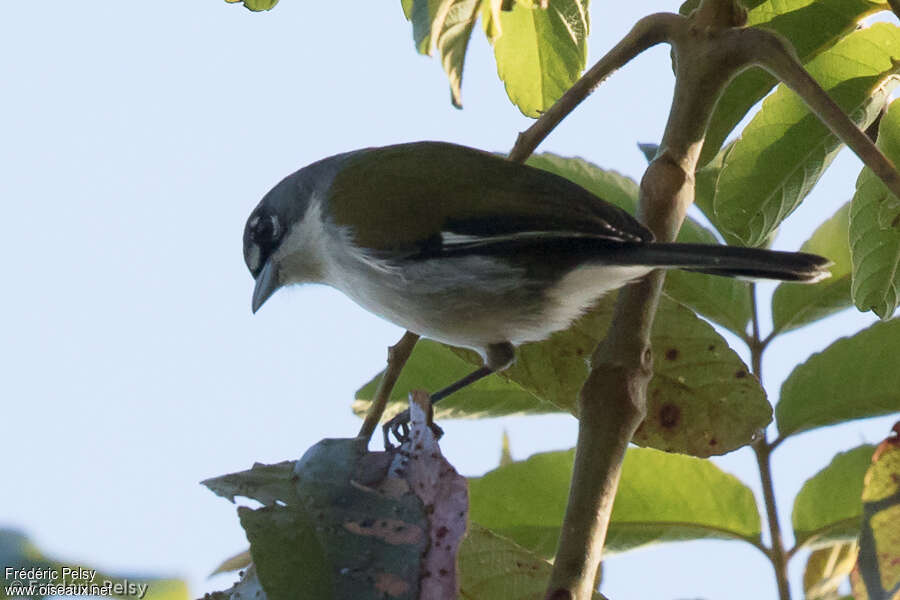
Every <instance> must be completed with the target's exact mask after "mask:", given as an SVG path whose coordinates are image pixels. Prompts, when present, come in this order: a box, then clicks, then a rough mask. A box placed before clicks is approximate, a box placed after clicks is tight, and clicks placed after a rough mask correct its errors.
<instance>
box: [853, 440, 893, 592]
mask: <svg viewBox="0 0 900 600" xmlns="http://www.w3.org/2000/svg"><path fill="white" fill-rule="evenodd" d="M862 501H863V527H862V533H861V534H860V537H859V574H860V576H861V578H862V580H863V582H864V583H865V587H866V590H867V592H868V595H869V597H870V598H885V599H887V598H892V597H897V596H900V423H898V424H897V425H895V426H894V434H893V435H892V436H890V437H888V438H887V439H886V440H885V441H883V442H882V443H881V444H879V445H878V449H877V450H876V451H875V454H874V456H873V457H872V465H871V466H870V467H869V470H868V471H867V472H866V477H865V483H864V486H863V492H862Z"/></svg>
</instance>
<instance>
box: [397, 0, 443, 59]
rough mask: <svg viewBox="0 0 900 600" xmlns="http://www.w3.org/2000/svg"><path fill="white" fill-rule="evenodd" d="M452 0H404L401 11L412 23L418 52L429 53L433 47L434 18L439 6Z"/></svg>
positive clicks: (436, 15) (439, 8) (414, 41)
mask: <svg viewBox="0 0 900 600" xmlns="http://www.w3.org/2000/svg"><path fill="white" fill-rule="evenodd" d="M451 1H452V0H406V2H405V3H404V5H403V13H404V14H405V15H406V18H407V19H408V20H409V21H410V22H411V23H412V28H413V43H414V44H415V46H416V51H417V52H418V53H419V54H427V55H429V56H430V55H431V52H432V49H433V48H434V44H433V40H432V33H433V29H434V22H435V19H436V18H437V17H438V13H439V12H440V10H441V6H442V5H444V4H445V3H446V4H449V3H450V2H451Z"/></svg>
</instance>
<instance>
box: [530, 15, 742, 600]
mask: <svg viewBox="0 0 900 600" xmlns="http://www.w3.org/2000/svg"><path fill="white" fill-rule="evenodd" d="M744 14H745V13H744V12H743V9H742V8H740V6H739V5H737V4H736V3H734V2H732V1H731V0H704V2H703V3H702V4H701V7H700V8H699V9H698V10H697V11H695V12H694V13H693V14H692V15H691V16H690V17H689V18H684V17H677V16H675V15H671V16H669V17H668V18H667V19H666V21H665V22H666V23H667V26H666V28H665V35H666V40H665V41H668V42H669V43H670V44H671V45H672V47H673V50H674V54H675V72H676V79H675V93H674V98H673V101H672V109H671V111H670V114H669V121H668V123H667V124H666V130H665V134H664V135H663V139H662V142H661V144H660V149H659V152H658V153H657V157H656V158H655V159H654V160H653V162H651V163H650V166H649V167H648V168H647V171H646V172H645V174H644V177H643V178H642V180H641V189H640V202H639V204H638V217H639V218H640V219H641V220H642V221H643V222H644V223H645V224H646V225H647V226H648V227H649V228H650V229H651V231H653V233H654V234H655V235H656V238H657V239H658V240H661V241H672V240H674V239H675V237H676V235H677V233H678V229H679V228H680V226H681V223H682V221H683V220H684V216H685V213H686V211H687V208H688V207H689V206H690V204H691V203H692V202H693V201H694V171H695V169H696V166H697V160H698V158H699V156H700V150H701V148H702V146H703V138H704V135H705V131H706V126H707V123H708V122H709V118H710V115H711V114H712V110H713V108H714V106H715V103H716V101H717V100H718V98H719V96H720V95H721V92H722V90H723V89H724V88H725V86H726V84H727V83H728V81H730V80H731V78H732V77H733V76H734V75H735V74H737V73H738V72H739V71H740V69H741V68H743V66H744V65H745V64H746V62H747V54H748V53H747V51H745V50H744V49H742V48H741V47H740V45H739V43H738V42H737V38H736V37H735V36H734V35H730V33H731V32H733V31H735V30H733V29H731V28H732V27H733V26H734V25H735V24H741V23H743V20H744ZM657 18H658V17H657ZM551 110H552V109H551ZM664 278H665V276H664V273H663V272H662V271H657V272H654V273H652V274H651V275H649V276H648V277H646V278H644V279H643V280H641V281H639V282H637V283H635V284H632V285H629V286H627V287H625V288H623V289H622V290H621V291H620V292H619V297H618V299H617V302H616V308H615V314H614V316H613V319H612V325H611V326H610V329H609V332H608V333H607V336H606V339H605V340H604V341H603V342H601V343H600V344H599V345H598V346H597V349H596V350H595V351H594V354H593V356H592V359H591V365H592V369H591V373H590V375H589V376H588V378H587V381H586V382H585V384H584V387H583V388H582V390H581V394H580V395H579V403H578V408H579V413H578V417H579V431H578V446H577V448H576V451H575V465H574V469H573V474H572V487H571V489H570V492H569V504H568V506H567V509H566V515H565V518H564V521H563V526H562V530H561V532H560V540H559V546H558V549H557V555H556V560H555V562H554V569H553V574H552V577H551V581H550V586H549V588H548V592H547V598H552V599H554V600H556V599H586V598H590V596H591V593H592V592H593V582H594V576H595V574H596V572H597V568H598V566H599V563H600V559H601V556H602V551H603V545H604V542H605V539H606V532H607V529H608V526H609V518H610V516H611V512H612V505H613V500H614V498H615V492H616V489H617V487H618V481H619V477H620V475H621V469H622V461H623V459H624V457H625V451H626V449H627V447H628V443H629V442H630V441H631V438H632V436H633V434H634V431H635V430H636V429H637V427H638V426H639V425H640V424H641V422H642V421H643V419H644V416H645V415H646V411H647V404H646V389H647V384H648V383H649V381H650V378H651V375H652V352H651V348H650V331H651V329H652V326H653V318H654V316H655V314H656V307H657V305H658V303H659V297H660V294H661V291H662V285H663V282H664Z"/></svg>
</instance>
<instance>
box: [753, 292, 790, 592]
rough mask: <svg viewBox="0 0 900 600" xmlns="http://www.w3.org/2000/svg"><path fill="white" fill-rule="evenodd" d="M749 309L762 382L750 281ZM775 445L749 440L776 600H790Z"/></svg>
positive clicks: (759, 341)
mask: <svg viewBox="0 0 900 600" xmlns="http://www.w3.org/2000/svg"><path fill="white" fill-rule="evenodd" d="M750 309H751V315H752V327H753V338H752V339H751V340H750V344H749V346H750V362H751V368H752V369H753V374H754V375H756V378H757V379H758V380H759V382H760V385H762V358H763V352H764V351H765V348H766V345H767V344H768V341H769V340H770V339H771V338H772V336H769V337H767V338H766V339H765V340H763V339H761V336H760V327H759V302H758V300H757V297H756V284H755V283H751V284H750ZM774 449H775V444H769V440H768V436H767V435H766V434H765V433H764V434H763V436H762V437H761V438H760V439H758V440H756V441H755V442H754V443H753V452H754V453H755V454H756V464H757V466H758V467H759V479H760V482H761V483H762V490H763V501H764V503H765V505H766V522H767V523H768V524H769V537H770V538H771V539H770V543H771V544H772V545H771V547H769V549H768V552H767V553H766V554H767V556H768V557H769V561H770V562H771V563H772V568H773V569H774V570H775V581H776V583H777V584H778V597H779V599H780V600H791V589H790V585H789V582H788V576H787V562H788V558H787V554H786V553H785V550H784V542H783V541H782V539H781V524H780V522H779V520H778V506H777V504H776V503H775V484H774V481H773V479H772V464H771V460H770V459H771V456H772V451H773V450H774Z"/></svg>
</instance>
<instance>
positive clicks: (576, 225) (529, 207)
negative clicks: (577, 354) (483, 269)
mask: <svg viewBox="0 0 900 600" xmlns="http://www.w3.org/2000/svg"><path fill="white" fill-rule="evenodd" d="M328 193H329V195H330V196H331V198H332V202H331V206H332V215H331V216H332V219H333V221H334V223H335V224H336V225H338V226H346V227H349V228H350V229H351V231H352V232H353V235H354V238H355V241H356V243H357V244H359V245H361V246H363V247H366V248H368V249H370V250H372V251H375V252H378V253H384V254H387V255H391V254H398V255H400V254H408V253H410V252H416V251H417V250H420V249H422V248H429V247H430V248H433V247H434V246H435V245H436V244H437V245H439V246H448V247H449V246H453V245H456V246H457V248H461V247H462V246H460V245H463V244H464V245H467V246H468V247H473V248H474V247H478V246H484V245H489V244H491V243H494V242H498V243H508V242H509V241H510V240H511V239H525V238H531V239H537V238H539V237H542V236H544V237H552V238H563V237H578V238H580V237H591V238H600V239H603V240H609V241H623V242H640V241H649V240H652V238H653V236H652V234H651V233H650V232H649V231H648V230H647V229H646V228H645V227H644V226H643V225H641V224H640V223H638V222H637V221H636V220H635V219H634V218H633V217H631V215H629V214H628V213H626V212H625V211H623V210H622V209H620V208H618V207H616V206H613V205H612V204H609V203H608V202H605V201H604V200H601V199H600V198H598V197H597V196H595V195H593V194H592V193H590V192H588V191H587V190H585V189H584V188H582V187H580V186H578V185H577V184H575V183H572V182H571V181H569V180H567V179H565V178H563V177H560V176H558V175H555V174H552V173H548V172H546V171H542V170H540V169H536V168H533V167H529V166H527V165H522V164H518V163H512V162H509V161H507V160H505V159H503V158H500V157H498V156H495V155H492V154H488V153H486V152H482V151H480V150H475V149H472V148H467V147H465V146H458V145H454V144H447V143H442V142H416V143H411V144H400V145H396V146H386V147H383V148H370V149H366V150H361V151H359V152H357V153H355V154H353V155H352V156H349V157H348V158H347V159H346V162H345V163H344V164H343V165H342V168H341V171H340V172H339V173H338V174H337V175H335V177H334V180H333V181H332V184H331V186H330V188H329V191H328ZM351 223H365V227H364V228H360V227H355V228H354V227H351V226H350V224H351Z"/></svg>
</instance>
